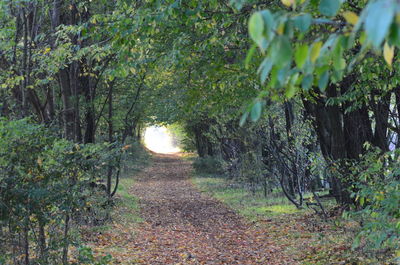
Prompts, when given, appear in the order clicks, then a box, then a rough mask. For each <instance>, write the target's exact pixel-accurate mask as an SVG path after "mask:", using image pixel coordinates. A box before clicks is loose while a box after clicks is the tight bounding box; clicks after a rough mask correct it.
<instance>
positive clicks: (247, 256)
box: [102, 154, 296, 265]
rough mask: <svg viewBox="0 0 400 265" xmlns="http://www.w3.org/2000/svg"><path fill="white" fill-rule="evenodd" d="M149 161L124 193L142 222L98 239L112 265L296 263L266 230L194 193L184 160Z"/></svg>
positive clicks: (162, 157)
mask: <svg viewBox="0 0 400 265" xmlns="http://www.w3.org/2000/svg"><path fill="white" fill-rule="evenodd" d="M152 160H153V162H152V164H151V166H149V167H147V168H146V169H145V170H143V171H142V172H140V173H139V174H138V175H137V176H135V184H134V185H133V186H132V187H130V189H129V192H130V193H131V194H133V195H134V196H135V197H136V198H138V199H139V202H140V212H141V216H142V218H143V219H144V221H143V222H142V223H140V224H138V225H135V226H129V224H128V225H124V224H118V225H114V227H113V229H112V231H111V232H109V233H106V234H105V235H103V236H104V238H103V240H102V242H103V243H102V248H104V247H106V248H107V249H113V250H114V251H112V252H111V254H112V255H113V257H114V258H115V259H114V260H115V261H114V262H115V263H114V264H162V265H167V264H185V265H186V264H242V265H246V264H296V262H295V261H294V260H292V259H291V258H289V257H288V256H285V254H284V251H283V247H284V246H277V245H276V243H274V242H273V238H270V236H269V234H268V231H265V228H264V229H261V228H259V227H257V226H255V225H252V224H249V223H248V222H246V221H245V220H244V219H243V218H242V217H240V216H239V215H238V214H236V213H235V212H234V211H233V210H231V209H229V208H228V207H227V206H225V205H224V204H223V203H221V202H219V201H217V200H215V199H213V198H211V197H209V196H207V195H206V194H204V193H202V192H200V191H199V190H197V189H196V188H195V187H194V186H193V185H192V183H191V182H190V179H189V177H190V174H191V170H192V168H191V164H190V162H189V161H186V160H184V159H182V158H181V157H180V156H179V155H162V154H154V155H153V159H152ZM130 227H131V228H130ZM132 229H133V230H134V231H133V233H132V231H129V230H132Z"/></svg>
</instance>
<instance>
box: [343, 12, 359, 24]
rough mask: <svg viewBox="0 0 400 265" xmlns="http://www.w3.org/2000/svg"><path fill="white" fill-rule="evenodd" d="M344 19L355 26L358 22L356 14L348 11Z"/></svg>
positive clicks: (344, 14)
mask: <svg viewBox="0 0 400 265" xmlns="http://www.w3.org/2000/svg"><path fill="white" fill-rule="evenodd" d="M343 17H344V18H345V19H346V21H347V23H349V24H352V25H355V24H357V22H358V16H357V14H356V13H354V12H351V11H346V12H344V13H343Z"/></svg>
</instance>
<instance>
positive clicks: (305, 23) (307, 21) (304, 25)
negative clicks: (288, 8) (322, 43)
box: [293, 14, 312, 33]
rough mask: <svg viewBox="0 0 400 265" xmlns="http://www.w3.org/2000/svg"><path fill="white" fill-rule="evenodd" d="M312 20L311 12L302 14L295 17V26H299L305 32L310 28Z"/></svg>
mask: <svg viewBox="0 0 400 265" xmlns="http://www.w3.org/2000/svg"><path fill="white" fill-rule="evenodd" d="M311 20H312V17H311V15H310V14H304V15H300V16H297V17H295V18H294V19H293V21H294V25H295V27H296V28H298V29H299V30H300V31H301V32H303V33H304V32H306V31H307V30H308V29H309V28H310V26H311Z"/></svg>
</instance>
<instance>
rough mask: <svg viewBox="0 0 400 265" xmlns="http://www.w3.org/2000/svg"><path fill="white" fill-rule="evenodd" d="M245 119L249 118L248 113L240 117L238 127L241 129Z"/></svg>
mask: <svg viewBox="0 0 400 265" xmlns="http://www.w3.org/2000/svg"><path fill="white" fill-rule="evenodd" d="M247 117H249V112H248V111H246V112H245V113H243V115H242V117H241V118H240V121H239V126H240V127H242V126H243V125H244V124H245V122H246V120H247Z"/></svg>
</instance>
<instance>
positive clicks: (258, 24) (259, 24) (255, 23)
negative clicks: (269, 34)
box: [249, 12, 264, 47]
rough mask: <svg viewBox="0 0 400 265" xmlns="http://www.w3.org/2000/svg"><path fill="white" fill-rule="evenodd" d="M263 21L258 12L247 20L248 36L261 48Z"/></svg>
mask: <svg viewBox="0 0 400 265" xmlns="http://www.w3.org/2000/svg"><path fill="white" fill-rule="evenodd" d="M263 32H264V20H263V17H262V15H261V14H260V12H256V13H254V14H253V15H252V16H251V17H250V20H249V34H250V37H251V38H252V39H253V40H254V42H255V43H257V44H258V46H260V47H261V45H262V41H263Z"/></svg>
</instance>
